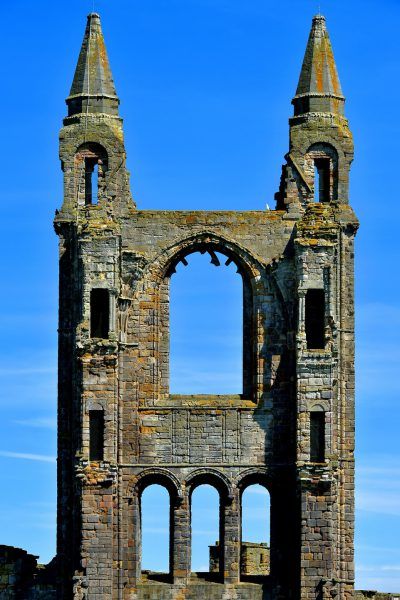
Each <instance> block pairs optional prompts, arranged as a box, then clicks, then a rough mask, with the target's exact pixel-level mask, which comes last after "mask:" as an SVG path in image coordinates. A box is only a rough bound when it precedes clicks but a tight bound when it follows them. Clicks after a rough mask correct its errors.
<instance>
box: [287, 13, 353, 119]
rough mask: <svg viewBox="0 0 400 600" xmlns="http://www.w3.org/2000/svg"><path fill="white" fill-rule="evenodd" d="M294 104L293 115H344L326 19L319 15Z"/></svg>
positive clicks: (309, 42)
mask: <svg viewBox="0 0 400 600" xmlns="http://www.w3.org/2000/svg"><path fill="white" fill-rule="evenodd" d="M293 104H294V109H295V115H300V114H304V113H310V112H320V113H336V114H343V111H344V108H343V105H344V96H343V92H342V88H341V85H340V81H339V76H338V72H337V68H336V63H335V59H334V56H333V51H332V46H331V42H330V39H329V34H328V31H327V28H326V19H325V17H324V16H323V15H322V14H321V13H320V12H319V14H318V15H315V17H314V18H313V21H312V27H311V32H310V36H309V38H308V44H307V48H306V53H305V56H304V61H303V66H302V69H301V73H300V79H299V84H298V86H297V91H296V96H295V97H294V99H293Z"/></svg>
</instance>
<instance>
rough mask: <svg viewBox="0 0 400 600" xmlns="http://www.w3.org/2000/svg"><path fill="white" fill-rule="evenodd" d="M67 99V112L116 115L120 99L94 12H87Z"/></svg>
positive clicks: (97, 16) (97, 18)
mask: <svg viewBox="0 0 400 600" xmlns="http://www.w3.org/2000/svg"><path fill="white" fill-rule="evenodd" d="M66 102H67V105H68V116H72V115H75V114H78V113H105V114H109V115H118V105H119V99H118V96H117V92H116V90H115V85H114V81H113V78H112V74H111V69H110V63H109V61H108V56H107V50H106V46H105V43H104V37H103V32H102V29H101V23H100V16H99V15H98V14H97V13H91V14H90V15H88V18H87V25H86V31H85V35H84V38H83V43H82V48H81V51H80V54H79V59H78V64H77V66H76V70H75V76H74V80H73V82H72V87H71V91H70V95H69V96H68V98H67V100H66Z"/></svg>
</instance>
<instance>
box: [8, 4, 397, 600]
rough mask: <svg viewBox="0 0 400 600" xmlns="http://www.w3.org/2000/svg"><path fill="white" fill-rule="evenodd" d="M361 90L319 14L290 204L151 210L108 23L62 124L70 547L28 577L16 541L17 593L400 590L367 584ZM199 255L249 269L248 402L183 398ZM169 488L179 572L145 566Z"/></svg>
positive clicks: (64, 512)
mask: <svg viewBox="0 0 400 600" xmlns="http://www.w3.org/2000/svg"><path fill="white" fill-rule="evenodd" d="M344 102H345V99H344V96H343V93H342V90H341V86H340V83H339V78H338V74H337V70H336V65H335V61H334V57H333V53H332V48H331V44H330V41H329V36H328V33H327V30H326V24H325V18H324V17H323V16H321V15H318V16H316V17H315V18H314V19H313V23H312V29H311V33H310V36H309V40H308V45H307V49H306V53H305V57H304V62H303V66H302V69H301V74H300V80H299V84H298V88H297V91H296V95H295V97H294V99H293V101H292V103H293V107H294V115H293V117H292V118H291V119H290V144H289V151H288V154H287V155H286V157H285V160H286V162H285V164H284V166H283V168H282V175H281V181H280V187H279V191H278V192H277V194H276V207H275V209H274V210H264V211H202V210H198V211H171V210H162V211H150V210H146V211H144V210H140V208H137V207H136V205H135V203H134V201H133V199H132V196H131V192H130V186H129V173H128V171H127V169H126V153H125V146H124V136H123V128H122V119H121V118H120V116H119V99H118V96H117V93H116V89H115V86H114V82H113V78H112V74H111V70H110V66H109V62H108V58H107V53H106V49H105V44H104V39H103V34H102V30H101V25H100V18H99V16H98V15H97V14H90V15H89V17H88V23H87V27H86V32H85V36H84V40H83V45H82V48H81V52H80V55H79V60H78V65H77V68H76V72H75V76H74V80H73V84H72V88H71V92H70V95H69V97H68V98H67V106H68V116H67V117H66V118H65V119H64V124H63V128H62V130H61V134H60V158H61V164H62V170H63V173H64V202H63V205H62V206H61V207H59V210H58V211H57V213H56V217H55V222H54V224H55V229H56V232H57V234H58V236H59V260H60V301H59V388H58V389H59V398H58V530H57V557H56V559H55V562H54V563H52V564H51V565H50V567H51V568H50V567H43V568H42V569H41V571H40V570H39V571H38V570H37V569H36V571H35V568H36V563H35V561H34V560H33V562H32V566H31V570H30V571H29V569H28V571H29V573H30V575H29V574H28V575H27V574H26V572H28V571H26V572H25V571H24V570H23V568H22V567H21V565H22V564H24V560H25V562H26V561H27V560H28V558H27V557H29V556H30V555H26V553H25V554H24V553H23V551H19V550H17V549H11V548H8V547H7V548H8V550H7V548H6V547H2V550H1V557H2V566H1V569H2V574H3V572H4V573H5V576H4V577H2V579H1V581H2V583H1V584H0V585H2V586H3V587H2V588H1V587H0V597H2V598H23V599H29V598H31V599H35V598H41V599H44V598H55V597H57V598H61V599H70V598H73V599H74V600H83V599H88V600H112V599H115V600H116V599H118V600H147V599H148V600H150V599H159V600H167V599H168V600H169V599H171V600H185V599H186V600H196V599H202V598H204V599H210V600H226V599H237V600H261V599H271V600H290V599H292V600H322V599H328V598H336V599H338V600H354V599H355V598H366V597H370V598H394V596H391V595H379V594H378V595H373V594H372V593H371V594H372V595H368V596H367V595H364V593H356V592H355V591H354V554H353V534H354V294H353V258H354V249H353V242H354V236H355V234H356V231H357V228H358V221H357V218H356V216H355V214H354V212H353V210H352V208H351V206H350V204H349V198H348V188H349V172H350V166H351V162H352V160H353V140H352V135H351V131H350V129H349V125H348V122H347V119H346V117H345V115H344ZM194 252H201V253H208V254H209V255H210V259H211V261H215V260H218V258H216V253H219V255H221V254H222V255H225V257H226V261H227V262H234V264H235V265H236V266H237V269H238V272H239V273H240V275H241V277H242V280H243V393H242V394H240V395H237V396H232V395H230V396H221V395H218V396H213V395H200V396H196V395H189V396H184V395H171V394H170V390H169V285H170V278H171V276H172V274H173V273H174V271H175V268H176V266H177V264H178V263H179V262H183V263H185V262H186V257H187V256H188V255H189V254H191V253H194ZM254 483H257V484H260V485H262V486H265V488H267V490H268V492H269V494H270V499H271V511H270V517H269V516H268V515H266V516H265V518H266V519H267V518H270V523H271V539H270V546H269V547H267V546H266V545H265V544H260V545H257V544H249V543H248V542H247V540H245V539H242V534H241V500H242V495H243V493H244V491H245V490H246V488H247V487H248V486H249V485H251V484H254ZM152 484H159V485H161V486H163V487H164V488H166V490H167V491H168V493H169V501H170V558H169V562H170V564H169V571H168V572H167V573H164V574H154V573H153V574H152V573H148V572H144V571H143V568H142V564H141V537H142V536H141V496H142V494H143V492H144V490H145V489H146V488H147V487H148V486H150V485H152ZM201 484H209V485H211V486H213V487H214V488H215V489H216V490H217V491H218V494H219V501H220V526H219V540H218V543H217V544H216V545H215V546H214V547H212V548H211V549H210V551H211V569H210V573H209V574H208V577H201V576H200V574H195V573H191V560H190V556H191V497H192V494H193V491H194V490H195V489H196V487H197V486H199V485H201ZM13 551H15V553H16V555H15V556H14V555H13ZM18 552H19V553H20V554H18ZM21 553H22V554H21ZM256 554H257V556H258V555H260V556H261V559H260V561H261V562H259V563H257V564H255V562H256V561H255V560H254V556H255V555H256ZM22 555H23V556H22ZM4 557H5V559H3V558H4ZM13 557H14V558H13ZM263 557H264V558H263ZM30 558H31V559H34V557H30ZM18 560H19V563H18ZM7 561H8V562H7ZM17 564H18V565H20V566H19V567H18V566H17ZM263 565H264V566H263ZM7 568H9V571H7ZM18 569H19V570H18ZM49 569H50V570H49ZM7 573H12V574H13V577H11V576H10V577H9V579H7ZM55 587H57V591H55ZM2 594H4V595H2Z"/></svg>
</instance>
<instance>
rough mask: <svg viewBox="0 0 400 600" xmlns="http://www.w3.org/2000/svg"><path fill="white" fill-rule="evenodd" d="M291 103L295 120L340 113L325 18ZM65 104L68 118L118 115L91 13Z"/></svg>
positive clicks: (317, 21)
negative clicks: (297, 117) (296, 118)
mask: <svg viewBox="0 0 400 600" xmlns="http://www.w3.org/2000/svg"><path fill="white" fill-rule="evenodd" d="M292 103H293V105H294V114H295V116H297V115H302V114H305V113H334V114H339V115H343V113H344V96H343V92H342V88H341V86H340V81H339V76H338V72H337V69H336V64H335V59H334V56H333V51H332V46H331V42H330V39H329V34H328V31H327V29H326V23H325V17H323V16H322V15H317V16H316V17H314V19H313V23H312V28H311V32H310V36H309V39H308V44H307V49H306V53H305V56H304V61H303V66H302V69H301V74H300V79H299V84H298V86H297V91H296V96H295V97H294V98H293V100H292ZM67 104H68V115H69V116H72V115H74V114H78V113H103V114H104V113H105V114H109V115H118V105H119V99H118V96H117V92H116V90H115V85H114V81H113V77H112V74H111V69H110V64H109V61H108V56H107V51H106V47H105V43H104V37H103V32H102V30H101V23H100V17H99V15H98V14H97V13H91V14H90V15H89V16H88V19H87V26H86V31H85V35H84V38H83V43H82V48H81V51H80V54H79V59H78V64H77V67H76V71H75V76H74V80H73V83H72V87H71V92H70V95H69V97H68V98H67Z"/></svg>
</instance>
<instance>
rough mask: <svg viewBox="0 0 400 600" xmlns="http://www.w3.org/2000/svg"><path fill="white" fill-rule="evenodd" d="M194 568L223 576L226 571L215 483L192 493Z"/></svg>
mask: <svg viewBox="0 0 400 600" xmlns="http://www.w3.org/2000/svg"><path fill="white" fill-rule="evenodd" d="M190 516H191V541H192V543H191V571H192V572H193V573H197V575H198V576H200V577H205V578H210V579H215V580H219V579H220V577H221V573H222V568H223V567H222V562H223V561H222V560H221V555H222V547H223V532H222V529H221V527H222V519H221V507H220V495H219V493H218V491H217V490H216V489H215V488H214V487H213V486H211V485H207V484H203V485H199V486H198V487H196V488H195V489H194V490H193V492H192V494H191V497H190Z"/></svg>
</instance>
